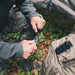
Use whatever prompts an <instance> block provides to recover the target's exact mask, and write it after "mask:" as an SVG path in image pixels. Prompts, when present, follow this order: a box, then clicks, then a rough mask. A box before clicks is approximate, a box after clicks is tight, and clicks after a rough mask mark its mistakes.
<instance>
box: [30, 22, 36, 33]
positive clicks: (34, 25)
mask: <svg viewBox="0 0 75 75" xmlns="http://www.w3.org/2000/svg"><path fill="white" fill-rule="evenodd" d="M31 25H32V28H33V30H34V31H35V32H36V33H37V27H36V23H35V22H34V21H33V22H32V23H31Z"/></svg>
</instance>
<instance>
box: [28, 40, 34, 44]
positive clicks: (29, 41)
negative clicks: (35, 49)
mask: <svg viewBox="0 0 75 75" xmlns="http://www.w3.org/2000/svg"><path fill="white" fill-rule="evenodd" d="M34 41H35V40H28V41H27V43H29V44H32V43H34Z"/></svg>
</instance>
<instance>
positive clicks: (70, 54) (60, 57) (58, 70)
mask: <svg viewBox="0 0 75 75" xmlns="http://www.w3.org/2000/svg"><path fill="white" fill-rule="evenodd" d="M40 75H75V34H70V35H68V36H65V37H63V38H61V39H59V40H56V41H53V42H52V43H51V44H50V46H49V49H48V54H47V56H46V58H45V60H44V61H43V64H42V66H41V71H40Z"/></svg>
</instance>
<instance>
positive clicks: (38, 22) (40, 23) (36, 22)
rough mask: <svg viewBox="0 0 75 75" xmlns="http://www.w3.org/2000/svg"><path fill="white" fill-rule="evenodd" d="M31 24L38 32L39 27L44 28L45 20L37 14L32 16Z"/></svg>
mask: <svg viewBox="0 0 75 75" xmlns="http://www.w3.org/2000/svg"><path fill="white" fill-rule="evenodd" d="M31 25H32V28H33V30H34V31H35V32H36V33H37V32H38V31H37V27H38V29H40V30H41V29H42V28H43V27H44V25H45V20H44V19H42V18H40V17H39V16H35V17H32V18H31Z"/></svg>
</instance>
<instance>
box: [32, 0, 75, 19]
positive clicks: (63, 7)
mask: <svg viewBox="0 0 75 75" xmlns="http://www.w3.org/2000/svg"><path fill="white" fill-rule="evenodd" d="M31 1H32V2H33V3H35V4H37V5H39V6H42V7H44V8H47V5H48V3H49V0H31ZM49 8H50V10H54V11H57V12H61V13H63V14H65V15H67V16H69V17H71V18H73V19H75V0H51V3H50V7H49Z"/></svg>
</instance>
